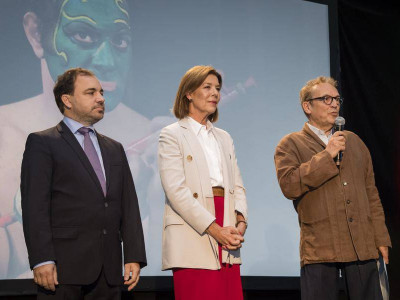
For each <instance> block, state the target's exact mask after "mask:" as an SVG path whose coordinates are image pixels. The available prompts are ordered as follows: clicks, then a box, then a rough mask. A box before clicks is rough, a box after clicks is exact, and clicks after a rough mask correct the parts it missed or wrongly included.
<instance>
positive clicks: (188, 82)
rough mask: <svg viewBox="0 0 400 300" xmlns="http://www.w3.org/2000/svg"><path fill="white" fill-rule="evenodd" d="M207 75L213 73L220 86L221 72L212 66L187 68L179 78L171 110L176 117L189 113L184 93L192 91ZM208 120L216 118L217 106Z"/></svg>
mask: <svg viewBox="0 0 400 300" xmlns="http://www.w3.org/2000/svg"><path fill="white" fill-rule="evenodd" d="M208 75H215V76H216V77H217V78H218V83H219V85H220V87H222V77H221V74H219V73H218V72H217V70H215V69H214V68H213V67H212V66H194V67H193V68H191V69H189V70H188V71H187V72H186V73H185V75H183V77H182V79H181V83H180V84H179V88H178V91H177V93H176V97H175V102H174V107H173V108H172V112H173V113H174V115H175V117H177V118H178V119H183V118H184V117H186V116H187V115H189V103H190V101H189V99H188V98H187V97H186V94H188V93H192V92H194V91H195V90H196V89H197V88H198V87H199V86H201V84H202V83H203V82H204V80H206V78H207V76H208ZM208 120H210V122H216V121H217V120H218V108H217V109H216V110H215V112H214V113H213V114H211V115H209V116H208Z"/></svg>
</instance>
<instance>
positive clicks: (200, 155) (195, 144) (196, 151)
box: [178, 119, 214, 198]
mask: <svg viewBox="0 0 400 300" xmlns="http://www.w3.org/2000/svg"><path fill="white" fill-rule="evenodd" d="M178 123H179V125H180V126H181V128H182V129H183V130H182V132H183V136H184V137H185V139H186V141H187V143H188V145H189V147H190V149H191V150H192V153H193V157H195V160H194V161H195V162H196V165H197V168H198V170H199V174H200V182H201V188H202V192H203V195H204V196H205V197H212V198H213V197H214V196H213V193H212V187H211V181H210V179H209V178H210V171H209V169H208V165H207V160H206V157H205V156H204V152H203V148H202V147H201V145H200V143H199V141H198V140H197V137H196V136H195V134H194V133H193V132H192V130H191V129H190V124H189V123H188V122H187V120H186V119H181V120H179V121H178ZM184 159H186V157H184ZM207 179H208V180H207Z"/></svg>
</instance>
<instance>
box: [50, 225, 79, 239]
mask: <svg viewBox="0 0 400 300" xmlns="http://www.w3.org/2000/svg"><path fill="white" fill-rule="evenodd" d="M52 232H53V238H55V239H76V238H77V237H78V233H79V228H78V227H53V228H52Z"/></svg>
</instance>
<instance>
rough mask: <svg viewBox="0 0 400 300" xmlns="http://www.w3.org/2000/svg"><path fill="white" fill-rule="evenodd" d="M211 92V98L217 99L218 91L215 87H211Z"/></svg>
mask: <svg viewBox="0 0 400 300" xmlns="http://www.w3.org/2000/svg"><path fill="white" fill-rule="evenodd" d="M211 91H212V95H213V96H217V98H218V95H219V90H218V89H217V88H216V87H213V88H212V89H211Z"/></svg>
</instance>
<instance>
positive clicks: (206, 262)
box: [158, 119, 247, 270]
mask: <svg viewBox="0 0 400 300" xmlns="http://www.w3.org/2000/svg"><path fill="white" fill-rule="evenodd" d="M213 133H214V135H215V138H216V140H217V142H218V145H219V147H220V152H221V161H222V175H223V181H224V188H225V202H224V226H235V223H236V211H238V212H241V213H242V214H243V216H244V217H245V219H246V220H247V201H246V195H245V189H244V187H243V182H242V177H241V175H240V171H239V168H238V165H237V161H236V155H235V150H234V146H233V141H232V138H231V136H230V135H229V134H228V133H227V132H226V131H224V130H221V129H218V128H215V127H214V128H213ZM158 164H159V170H160V176H161V183H162V186H163V188H164V192H165V195H166V200H165V211H164V222H163V237H162V239H163V240H162V270H168V269H172V268H198V269H210V270H217V269H220V268H221V266H220V263H219V259H218V244H217V242H216V241H215V239H214V238H212V237H211V236H210V235H208V234H207V233H206V232H205V230H206V229H207V228H208V226H209V225H210V224H211V223H212V222H213V221H214V220H215V209H214V197H213V192H212V186H211V180H210V173H209V170H208V165H207V161H206V158H205V156H204V152H203V150H202V147H201V145H200V143H199V142H198V140H197V137H196V136H195V134H194V133H193V131H192V130H191V128H190V124H189V123H188V121H187V119H182V120H180V121H178V122H176V123H174V124H171V125H169V126H167V127H165V128H163V129H162V131H161V133H160V139H159V148H158ZM222 262H224V263H230V264H240V263H241V259H240V250H235V251H228V250H223V251H222Z"/></svg>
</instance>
